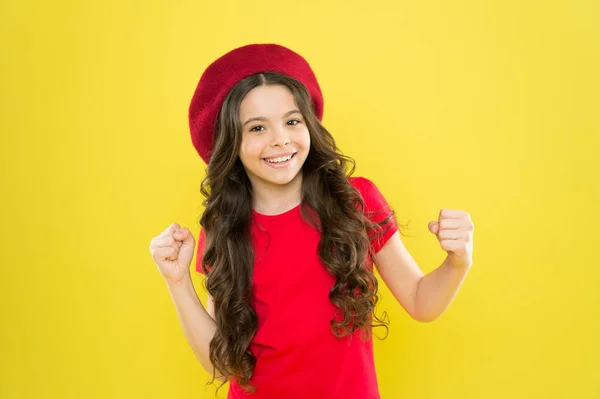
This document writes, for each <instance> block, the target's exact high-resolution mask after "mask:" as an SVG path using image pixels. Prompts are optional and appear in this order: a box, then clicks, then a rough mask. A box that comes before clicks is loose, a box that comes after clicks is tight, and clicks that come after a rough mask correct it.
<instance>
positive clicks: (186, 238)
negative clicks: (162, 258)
mask: <svg viewBox="0 0 600 399" xmlns="http://www.w3.org/2000/svg"><path fill="white" fill-rule="evenodd" d="M175 238H177V239H178V240H182V244H183V245H196V242H195V239H194V235H193V234H192V232H191V231H190V230H189V229H187V228H185V227H183V228H182V229H181V230H179V231H178V232H177V233H176V235H175Z"/></svg>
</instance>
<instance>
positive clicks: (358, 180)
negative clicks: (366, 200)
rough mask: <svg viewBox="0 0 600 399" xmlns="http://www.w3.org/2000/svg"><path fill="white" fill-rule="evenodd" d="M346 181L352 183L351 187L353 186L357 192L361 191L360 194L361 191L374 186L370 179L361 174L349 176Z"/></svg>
mask: <svg viewBox="0 0 600 399" xmlns="http://www.w3.org/2000/svg"><path fill="white" fill-rule="evenodd" d="M348 182H349V183H350V184H351V185H352V187H354V188H355V189H357V190H358V191H359V192H361V194H362V192H363V191H366V190H369V189H370V188H371V187H373V186H374V184H373V182H372V181H371V180H369V179H367V178H366V177H363V176H352V177H349V178H348Z"/></svg>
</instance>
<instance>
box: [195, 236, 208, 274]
mask: <svg viewBox="0 0 600 399" xmlns="http://www.w3.org/2000/svg"><path fill="white" fill-rule="evenodd" d="M205 240H206V237H205V236H204V229H203V228H202V227H201V228H200V233H199V234H198V247H197V249H196V271H197V272H198V273H200V274H205V273H204V270H202V258H203V256H204V243H205ZM209 269H210V268H209Z"/></svg>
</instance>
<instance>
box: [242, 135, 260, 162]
mask: <svg viewBox="0 0 600 399" xmlns="http://www.w3.org/2000/svg"><path fill="white" fill-rule="evenodd" d="M262 149H263V145H262V143H261V142H260V140H256V139H248V138H245V139H244V140H242V144H241V146H240V158H255V157H257V156H260V154H261V152H262Z"/></svg>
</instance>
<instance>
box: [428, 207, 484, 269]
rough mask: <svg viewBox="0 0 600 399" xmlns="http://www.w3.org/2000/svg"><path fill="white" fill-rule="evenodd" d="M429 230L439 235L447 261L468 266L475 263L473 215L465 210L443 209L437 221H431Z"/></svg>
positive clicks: (462, 266)
mask: <svg viewBox="0 0 600 399" xmlns="http://www.w3.org/2000/svg"><path fill="white" fill-rule="evenodd" d="M428 227H429V231H431V232H432V233H433V234H435V235H437V238H438V240H439V242H440V245H441V246H442V249H443V250H444V251H446V252H447V253H448V258H447V261H448V262H449V263H450V264H451V265H452V266H455V267H461V268H468V267H471V264H472V263H473V230H474V227H475V225H474V224H473V222H472V221H471V216H470V215H469V214H468V213H467V212H464V211H457V210H453V209H442V210H441V211H440V215H439V217H438V221H437V222H429V226H428Z"/></svg>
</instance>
